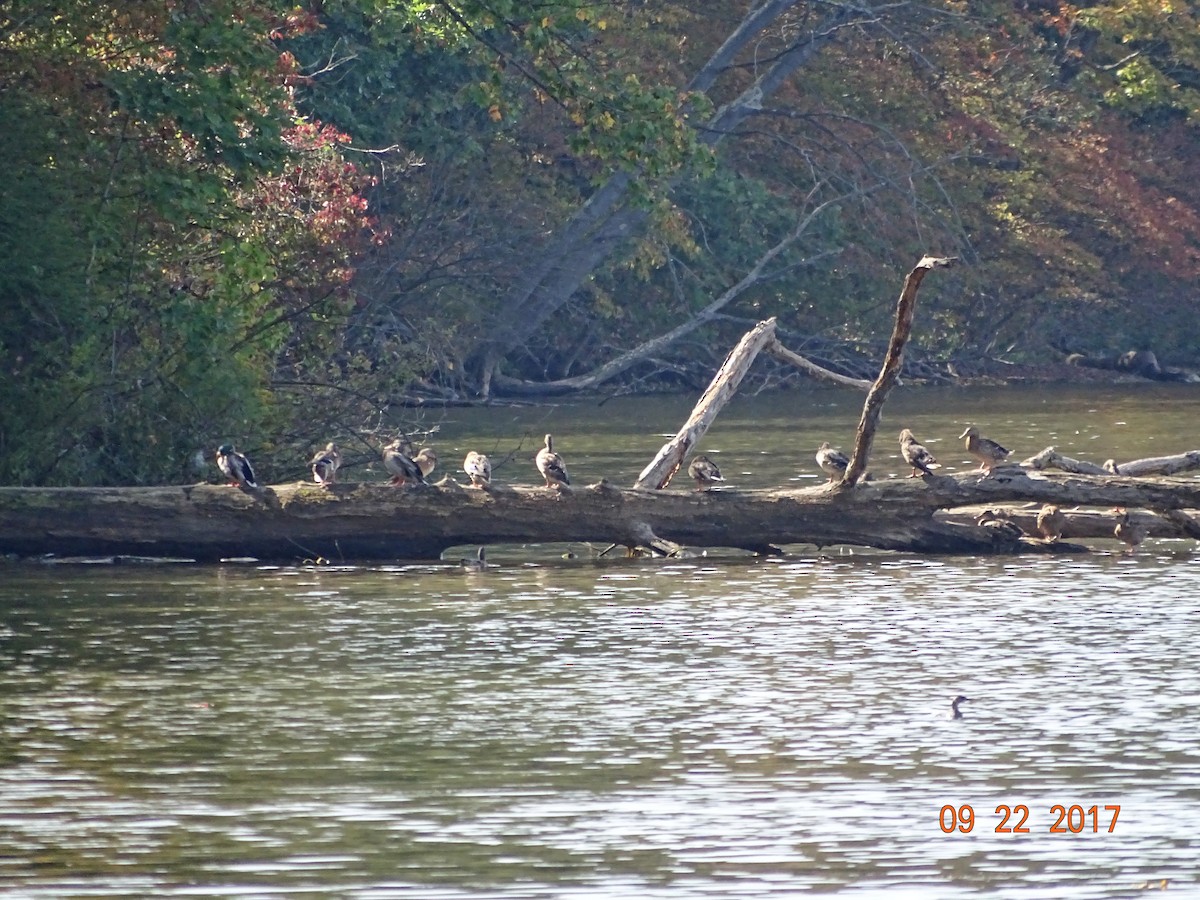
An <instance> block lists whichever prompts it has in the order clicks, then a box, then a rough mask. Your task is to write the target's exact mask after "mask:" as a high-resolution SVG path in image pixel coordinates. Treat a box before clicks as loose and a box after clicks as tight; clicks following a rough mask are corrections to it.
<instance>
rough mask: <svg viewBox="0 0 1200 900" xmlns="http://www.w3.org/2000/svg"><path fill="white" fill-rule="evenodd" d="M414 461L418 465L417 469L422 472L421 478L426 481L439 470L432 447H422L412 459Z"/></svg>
mask: <svg viewBox="0 0 1200 900" xmlns="http://www.w3.org/2000/svg"><path fill="white" fill-rule="evenodd" d="M412 461H413V462H415V463H416V464H417V468H418V469H420V470H421V478H423V479H424V478H428V477H429V475H430V473H432V472H433V470H434V469H436V468H437V463H438V458H437V454H436V453H434V451H433V448H432V447H422V448H421V449H420V450H418V451H417V455H416V456H414V457H412Z"/></svg>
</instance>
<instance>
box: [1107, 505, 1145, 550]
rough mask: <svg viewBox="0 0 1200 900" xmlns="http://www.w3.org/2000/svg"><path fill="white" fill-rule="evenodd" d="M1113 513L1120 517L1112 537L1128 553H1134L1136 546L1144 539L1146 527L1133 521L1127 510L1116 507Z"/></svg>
mask: <svg viewBox="0 0 1200 900" xmlns="http://www.w3.org/2000/svg"><path fill="white" fill-rule="evenodd" d="M1113 512H1114V513H1116V514H1117V515H1119V516H1120V517H1121V518H1120V519H1119V520H1118V522H1117V525H1116V527H1115V528H1113V535H1114V536H1115V537H1116V539H1117V540H1118V541H1120V542H1121V543H1122V544H1125V545H1126V546H1127V547H1128V548H1129V552H1130V553H1133V552H1135V551H1136V550H1137V548H1138V545H1139V544H1140V543H1141V542H1142V541H1144V540H1145V539H1146V534H1147V531H1146V526H1145V525H1142V524H1141V523H1139V522H1135V521H1133V519H1132V518H1131V517H1130V515H1129V510H1127V509H1125V507H1123V506H1118V507H1117V508H1116V509H1114V510H1113Z"/></svg>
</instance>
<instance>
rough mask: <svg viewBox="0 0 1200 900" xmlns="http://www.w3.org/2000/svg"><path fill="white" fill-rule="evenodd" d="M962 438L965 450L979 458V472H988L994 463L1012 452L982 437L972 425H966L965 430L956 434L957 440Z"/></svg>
mask: <svg viewBox="0 0 1200 900" xmlns="http://www.w3.org/2000/svg"><path fill="white" fill-rule="evenodd" d="M963 438H966V447H967V452H968V453H969V454H971V455H972V456H973V457H975V458H976V459H977V460H979V470H980V471H981V472H985V471H986V472H990V471H991V470H992V468H993V467H994V466H995V465H996V463H999V462H1003V461H1004V460H1005V459H1007V458H1008V456H1009V454H1011V453H1012V451H1011V450H1008V449H1006V448H1004V447H1001V446H1000V445H999V444H997V443H996V442H995V441H993V440H990V439H989V438H985V437H983V436H982V435H981V434H980V433H979V429H978V428H976V427H975V426H974V425H968V426H967V430H966V431H964V432H963V433H962V434H960V435H959V436H958V439H959V440H962V439H963Z"/></svg>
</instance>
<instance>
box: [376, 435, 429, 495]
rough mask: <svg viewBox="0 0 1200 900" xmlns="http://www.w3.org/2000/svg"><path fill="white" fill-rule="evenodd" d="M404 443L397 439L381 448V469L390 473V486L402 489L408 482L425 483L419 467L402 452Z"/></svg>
mask: <svg viewBox="0 0 1200 900" xmlns="http://www.w3.org/2000/svg"><path fill="white" fill-rule="evenodd" d="M403 448H404V441H402V440H400V439H399V438H397V439H396V440H394V441H392V442H391V443H390V444H388V445H387V446H386V447H384V448H383V467H384V468H385V469H387V470H388V471H389V472H391V473H392V478H391V482H390V483H391V484H393V485H395V486H396V487H403V486H404V485H405V484H407V483H408V482H410V481H413V482H416V483H417V484H420V483H422V482H424V481H425V475H424V473H422V472H421V467H420V466H418V465H417V463H416V462H415V461H414V460H413V459H412V458H411V457H409V455H408V454H407V453H405V452H404V449H403Z"/></svg>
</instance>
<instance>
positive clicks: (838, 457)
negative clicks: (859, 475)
mask: <svg viewBox="0 0 1200 900" xmlns="http://www.w3.org/2000/svg"><path fill="white" fill-rule="evenodd" d="M816 458H817V465H818V466H820V467H821V471H822V472H824V473H825V474H826V475H828V476H829V483H830V484H833V483H834V482H835V481H837V480H838V479H839V478H841V477H842V476H843V475H845V474H846V467H847V466H848V465H850V457H848V456H847V455H846V454H845V453H843V452H842V451H841V450H838V449H837V448H836V447H831V446H830V445H829V441H822V442H821V446H820V448H819V449H818V450H817V457H816Z"/></svg>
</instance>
